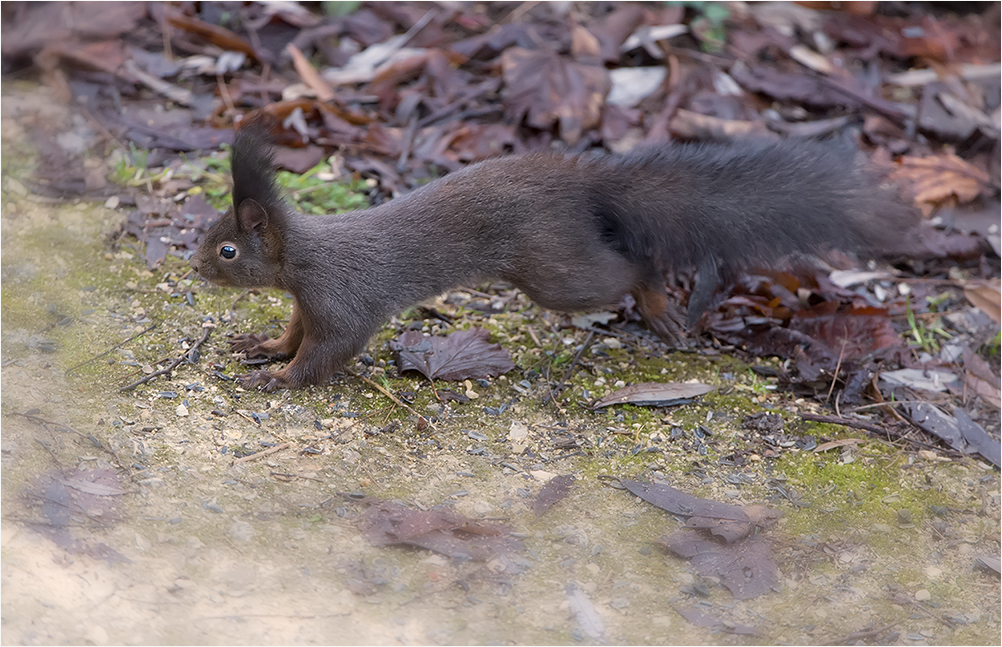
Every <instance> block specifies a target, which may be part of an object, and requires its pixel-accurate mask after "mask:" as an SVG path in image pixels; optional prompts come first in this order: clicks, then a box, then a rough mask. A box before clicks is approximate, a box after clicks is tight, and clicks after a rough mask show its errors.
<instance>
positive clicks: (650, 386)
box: [595, 382, 714, 409]
mask: <svg viewBox="0 0 1002 647" xmlns="http://www.w3.org/2000/svg"><path fill="white" fill-rule="evenodd" d="M713 389H714V387H712V386H710V385H709V384H699V383H679V382H643V383H641V384H631V385H630V386H624V387H623V388H621V389H619V390H617V391H613V392H612V393H610V394H608V395H606V396H605V397H604V398H602V399H601V400H599V401H598V402H596V403H595V408H596V409H601V408H603V407H609V406H612V405H614V404H635V405H638V406H652V407H670V406H674V405H677V404H682V403H684V402H688V401H689V400H692V399H693V398H697V397H699V396H701V395H705V394H707V393H709V392H710V391H712V390H713Z"/></svg>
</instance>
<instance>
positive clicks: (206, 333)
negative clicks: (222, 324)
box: [118, 328, 212, 393]
mask: <svg viewBox="0 0 1002 647" xmlns="http://www.w3.org/2000/svg"><path fill="white" fill-rule="evenodd" d="M203 330H204V332H202V337H201V338H200V339H199V340H198V341H197V342H195V345H194V346H192V347H191V348H189V349H188V350H187V351H186V352H185V353H183V354H182V355H181V356H180V357H178V358H177V359H175V360H174V361H172V362H171V363H170V364H169V365H168V366H167V368H162V369H160V370H159V371H154V372H153V373H150V374H149V375H147V376H146V377H144V378H142V379H140V380H136V381H135V382H133V383H132V384H129V385H127V386H123V387H122V388H120V389H119V390H118V392H119V393H125V392H126V391H131V390H132V389H134V388H136V387H137V386H139V385H140V384H146V383H147V382H149V381H150V380H152V379H153V378H156V377H159V376H161V375H166V374H168V373H170V372H171V371H173V370H174V369H175V368H177V367H178V365H179V364H180V363H181V362H183V361H184V360H186V359H187V358H188V357H189V356H190V355H191V352H192V351H194V350H195V349H197V348H198V347H199V346H201V345H202V344H203V343H205V340H206V339H208V338H209V335H210V334H212V328H204V329H203Z"/></svg>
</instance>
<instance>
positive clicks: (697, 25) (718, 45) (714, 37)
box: [669, 0, 731, 52]
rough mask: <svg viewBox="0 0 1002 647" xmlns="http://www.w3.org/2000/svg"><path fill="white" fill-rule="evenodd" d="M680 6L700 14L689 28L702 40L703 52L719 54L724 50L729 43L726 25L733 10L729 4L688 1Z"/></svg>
mask: <svg viewBox="0 0 1002 647" xmlns="http://www.w3.org/2000/svg"><path fill="white" fill-rule="evenodd" d="M669 4H673V3H669ZM679 4H681V5H682V6H684V7H688V8H690V9H692V10H693V11H695V12H696V13H697V14H699V15H698V16H697V17H696V18H693V20H692V22H690V23H689V28H690V29H691V30H692V33H693V34H694V35H695V36H696V37H697V38H698V39H699V40H700V44H701V46H702V48H703V50H704V51H707V52H717V51H720V50H721V49H723V48H724V44H726V42H727V30H726V29H725V23H726V22H727V19H728V18H730V17H731V10H730V8H729V7H728V6H727V3H724V2H698V1H693V0H687V1H686V2H681V3H679Z"/></svg>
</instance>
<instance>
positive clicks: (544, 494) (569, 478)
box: [532, 474, 574, 517]
mask: <svg viewBox="0 0 1002 647" xmlns="http://www.w3.org/2000/svg"><path fill="white" fill-rule="evenodd" d="M573 483H574V475H573V474H564V475H562V476H554V477H553V478H551V479H550V480H549V481H547V483H546V485H544V486H543V487H541V488H540V489H539V494H537V495H536V500H535V501H533V502H532V511H533V512H535V513H536V516H537V517H539V516H541V515H542V514H543V513H544V512H546V511H547V510H549V509H550V507H552V506H553V504H554V503H556V502H557V501H560V500H561V499H563V498H564V497H565V496H567V493H568V492H570V491H571V484H573Z"/></svg>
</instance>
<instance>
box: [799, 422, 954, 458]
mask: <svg viewBox="0 0 1002 647" xmlns="http://www.w3.org/2000/svg"><path fill="white" fill-rule="evenodd" d="M800 417H801V418H802V419H804V420H809V421H811V422H825V423H828V424H831V425H842V426H843V427H850V428H852V429H862V430H864V431H869V432H870V433H873V434H879V435H881V436H883V437H884V438H887V439H888V440H907V441H908V442H910V443H914V444H916V445H919V446H921V447H927V448H929V449H934V450H936V451H940V452H943V453H944V454H950V455H952V456H960V457H963V456H966V454H963V453H961V452H958V451H956V450H953V449H947V448H945V447H937V446H936V445H931V444H929V443H925V442H922V441H921V440H915V439H914V438H908V437H907V436H904V435H902V434H897V435H895V434H893V433H891V431H890V430H889V429H884V428H883V427H879V426H877V425H871V424H870V423H868V422H863V421H861V420H852V419H851V418H839V417H836V416H819V415H815V414H813V413H802V414H800Z"/></svg>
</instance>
